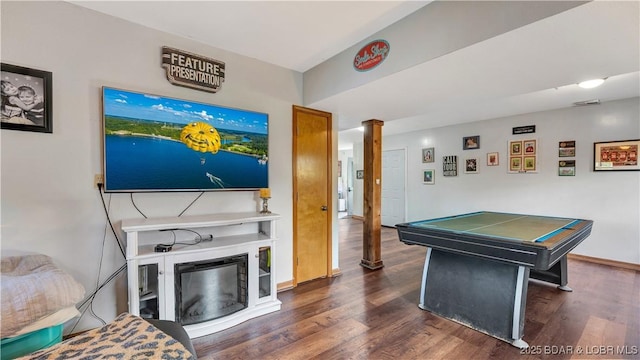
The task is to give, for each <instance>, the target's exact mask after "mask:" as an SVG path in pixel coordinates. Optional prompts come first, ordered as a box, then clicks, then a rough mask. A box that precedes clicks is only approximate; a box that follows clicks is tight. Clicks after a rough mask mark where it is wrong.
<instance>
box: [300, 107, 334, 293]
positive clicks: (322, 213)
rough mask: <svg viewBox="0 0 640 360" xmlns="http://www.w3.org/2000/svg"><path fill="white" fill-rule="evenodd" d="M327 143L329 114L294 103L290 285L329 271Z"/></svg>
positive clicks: (329, 186) (331, 199)
mask: <svg viewBox="0 0 640 360" xmlns="http://www.w3.org/2000/svg"><path fill="white" fill-rule="evenodd" d="M331 146H332V144H331V114H330V113H326V112H322V111H318V110H313V109H308V108H304V107H300V106H295V105H294V106H293V253H294V254H293V256H294V258H293V260H294V261H293V263H294V264H293V274H294V285H296V284H298V283H301V282H305V281H309V280H313V279H317V278H320V277H327V276H329V275H330V274H331V234H332V231H331V219H332V217H331V213H332V211H331V210H332V204H333V196H332V192H331V176H332V175H331V174H332V171H331V168H332V167H331V157H332V152H331V149H332V147H331Z"/></svg>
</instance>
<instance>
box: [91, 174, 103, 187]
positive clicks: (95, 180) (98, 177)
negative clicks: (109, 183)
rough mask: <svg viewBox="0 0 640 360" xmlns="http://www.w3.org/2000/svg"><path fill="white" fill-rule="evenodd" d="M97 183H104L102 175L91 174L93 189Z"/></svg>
mask: <svg viewBox="0 0 640 360" xmlns="http://www.w3.org/2000/svg"><path fill="white" fill-rule="evenodd" d="M98 184H100V185H104V176H102V174H95V175H94V176H93V187H94V188H95V189H97V188H98Z"/></svg>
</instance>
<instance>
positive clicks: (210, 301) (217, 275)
mask: <svg viewBox="0 0 640 360" xmlns="http://www.w3.org/2000/svg"><path fill="white" fill-rule="evenodd" d="M247 260H248V255H247V254H242V255H238V256H230V257H226V258H222V259H213V260H204V261H197V262H188V263H181V264H175V265H174V266H175V296H176V304H175V306H176V312H175V315H176V321H178V322H180V323H181V324H182V325H191V324H197V323H201V322H205V321H210V320H213V319H217V318H220V317H223V316H227V315H230V314H233V313H235V312H237V311H240V310H242V309H245V308H246V307H247V300H248V296H247V284H248V280H249V279H248V271H247Z"/></svg>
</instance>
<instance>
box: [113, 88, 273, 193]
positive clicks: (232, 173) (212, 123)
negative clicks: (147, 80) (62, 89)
mask: <svg viewBox="0 0 640 360" xmlns="http://www.w3.org/2000/svg"><path fill="white" fill-rule="evenodd" d="M102 90H103V91H102V103H103V125H104V129H103V134H104V143H103V144H104V182H105V183H104V190H105V192H156V191H157V192H159V191H214V190H256V189H259V188H267V187H268V178H269V177H268V169H269V167H268V162H269V137H268V132H269V116H268V115H267V114H265V113H259V112H254V111H248V110H239V109H231V108H225V107H220V106H215V105H210V104H203V103H198V102H193V101H188V100H181V99H175V98H169V97H164V96H158V95H151V94H144V93H138V92H132V91H128V90H121V89H114V88H108V87H103V89H102Z"/></svg>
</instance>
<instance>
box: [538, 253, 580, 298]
mask: <svg viewBox="0 0 640 360" xmlns="http://www.w3.org/2000/svg"><path fill="white" fill-rule="evenodd" d="M530 277H531V278H532V279H536V280H542V281H546V282H550V283H553V284H557V285H558V289H560V290H562V291H568V292H571V291H573V289H571V288H570V287H569V286H567V283H568V273H567V255H564V256H563V257H561V258H560V260H558V262H557V263H555V264H553V266H552V267H550V268H549V270H531V274H530Z"/></svg>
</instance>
